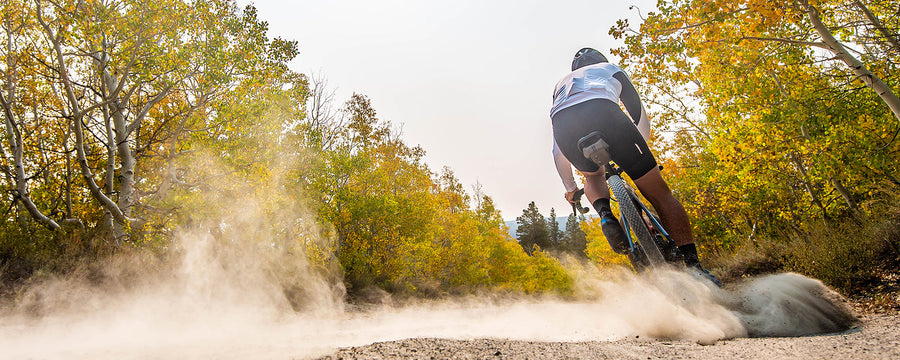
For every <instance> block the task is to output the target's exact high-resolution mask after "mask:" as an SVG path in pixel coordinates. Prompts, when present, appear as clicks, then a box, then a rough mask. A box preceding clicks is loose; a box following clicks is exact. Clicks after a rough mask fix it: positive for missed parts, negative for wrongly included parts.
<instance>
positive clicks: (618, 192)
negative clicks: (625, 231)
mask: <svg viewBox="0 0 900 360" xmlns="http://www.w3.org/2000/svg"><path fill="white" fill-rule="evenodd" d="M607 182H609V188H610V190H612V192H613V194H614V195H615V196H616V201H617V202H618V203H619V210H620V211H621V212H622V216H624V217H625V221H626V222H627V223H628V227H630V228H631V230H632V231H631V232H632V233H634V236H635V237H636V238H637V242H638V243H639V244H640V245H641V247H642V248H643V250H644V254H646V256H647V260H648V261H649V262H650V266H661V265H663V264H665V263H666V259H665V258H664V257H663V253H662V251H661V250H660V248H659V245H658V244H657V243H656V241H655V240H654V238H653V236H652V235H651V234H650V229H649V228H647V223H646V222H644V218H643V217H642V216H641V214H640V213H639V212H638V210H637V208H635V206H634V203H633V202H632V198H631V194H629V193H628V190H626V189H625V181H624V180H623V179H622V177H621V176H618V175H613V176H610V177H609V179H607Z"/></svg>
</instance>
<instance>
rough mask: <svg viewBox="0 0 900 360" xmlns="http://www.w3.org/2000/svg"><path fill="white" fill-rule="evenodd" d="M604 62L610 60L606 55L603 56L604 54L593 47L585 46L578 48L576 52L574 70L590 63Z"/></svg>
mask: <svg viewBox="0 0 900 360" xmlns="http://www.w3.org/2000/svg"><path fill="white" fill-rule="evenodd" d="M604 62H609V61H608V60H606V56H603V54H601V53H600V52H599V51H597V50H594V49H591V48H584V49H581V50H578V52H577V53H575V58H574V59H572V71H575V70H577V69H578V68H582V67H585V66H588V65H594V64H599V63H604Z"/></svg>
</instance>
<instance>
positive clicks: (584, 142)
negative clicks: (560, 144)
mask: <svg viewBox="0 0 900 360" xmlns="http://www.w3.org/2000/svg"><path fill="white" fill-rule="evenodd" d="M578 148H579V149H581V153H582V154H584V157H586V158H588V159H590V160H591V161H593V162H595V163H597V165H604V164H606V163H609V161H610V160H612V157H610V156H609V144H607V143H606V141H604V140H603V137H602V136H601V135H600V132H599V131H593V132H591V133H590V134H587V135H586V136H585V137H583V138H581V139H578Z"/></svg>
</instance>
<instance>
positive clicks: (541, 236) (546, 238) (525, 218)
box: [516, 201, 550, 254]
mask: <svg viewBox="0 0 900 360" xmlns="http://www.w3.org/2000/svg"><path fill="white" fill-rule="evenodd" d="M516 223H517V224H518V225H519V227H518V228H517V229H516V239H518V240H519V244H520V245H522V248H523V249H525V252H527V253H528V254H531V252H532V249H533V248H534V245H537V246H539V247H540V248H541V249H546V248H548V247H549V245H550V244H549V243H550V234H549V232H548V231H547V220H546V219H544V216H543V215H541V213H540V211H538V208H537V205H535V204H534V201H532V202H531V203H529V204H528V208H526V209H525V210H522V216H519V217H517V218H516Z"/></svg>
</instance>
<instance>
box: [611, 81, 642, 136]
mask: <svg viewBox="0 0 900 360" xmlns="http://www.w3.org/2000/svg"><path fill="white" fill-rule="evenodd" d="M613 77H614V78H616V80H619V83H620V84H622V92H621V93H620V94H619V100H621V101H622V104H624V105H625V110H627V111H628V115H629V116H631V121H633V122H634V126H637V128H638V132H640V133H641V136H642V137H643V138H644V140H645V141H646V140H649V139H650V119H649V118H648V117H647V111H645V110H644V105H643V104H641V97H640V95H638V92H637V89H635V88H634V85H633V84H632V83H631V80H629V79H628V76H626V75H625V73H624V72H617V73H615V75H613Z"/></svg>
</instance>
